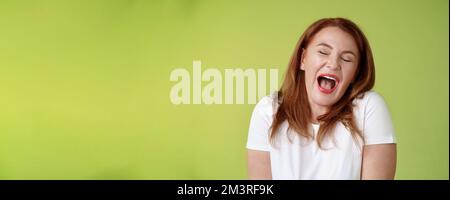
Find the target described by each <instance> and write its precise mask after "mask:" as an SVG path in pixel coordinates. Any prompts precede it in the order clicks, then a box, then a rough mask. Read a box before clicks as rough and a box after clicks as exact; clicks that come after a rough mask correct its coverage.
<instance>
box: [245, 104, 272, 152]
mask: <svg viewBox="0 0 450 200" xmlns="http://www.w3.org/2000/svg"><path fill="white" fill-rule="evenodd" d="M271 109H272V103H271V99H270V97H264V98H262V99H261V100H260V101H259V102H258V104H256V106H255V108H254V110H253V113H252V117H251V119H250V126H249V130H248V138H247V149H251V150H259V151H269V150H270V143H269V131H270V126H271V125H272V112H271Z"/></svg>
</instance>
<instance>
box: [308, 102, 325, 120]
mask: <svg viewBox="0 0 450 200" xmlns="http://www.w3.org/2000/svg"><path fill="white" fill-rule="evenodd" d="M309 107H310V108H311V117H312V119H311V120H312V123H315V124H317V123H319V121H318V120H317V117H319V116H320V115H323V114H325V113H327V112H328V107H327V106H321V105H317V104H313V103H311V102H310V106H309Z"/></svg>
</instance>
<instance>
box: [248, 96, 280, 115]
mask: <svg viewBox="0 0 450 200" xmlns="http://www.w3.org/2000/svg"><path fill="white" fill-rule="evenodd" d="M277 108H278V92H273V93H271V94H270V95H267V96H265V97H263V98H261V99H260V100H259V102H258V103H257V104H256V105H255V109H254V111H253V112H257V113H259V114H262V115H265V116H267V117H270V118H271V117H272V116H273V114H274V113H275V112H276V109H277Z"/></svg>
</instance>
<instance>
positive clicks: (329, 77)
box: [322, 76, 337, 82]
mask: <svg viewBox="0 0 450 200" xmlns="http://www.w3.org/2000/svg"><path fill="white" fill-rule="evenodd" d="M322 77H324V78H327V79H331V80H333V81H336V82H337V80H336V79H335V78H333V77H331V76H322Z"/></svg>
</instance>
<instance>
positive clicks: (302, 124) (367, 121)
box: [247, 18, 396, 179]
mask: <svg viewBox="0 0 450 200" xmlns="http://www.w3.org/2000/svg"><path fill="white" fill-rule="evenodd" d="M374 67H375V66H374V61H373V57H372V52H371V49H370V46H369V43H368V41H367V39H366V37H365V36H364V34H363V33H362V31H361V30H360V29H359V28H358V26H357V25H356V24H354V23H353V22H352V21H350V20H348V19H344V18H326V19H321V20H319V21H316V22H315V23H313V24H312V25H311V26H310V27H308V29H307V30H306V31H305V32H304V33H303V35H302V36H301V38H300V40H299V42H298V44H297V46H296V49H295V52H294V54H293V56H292V59H291V62H290V65H289V67H288V70H287V72H286V75H285V79H284V82H283V85H282V87H281V89H280V91H279V92H276V93H274V94H272V95H270V96H267V97H264V98H262V99H261V100H260V102H258V104H257V105H256V106H255V109H254V111H253V114H252V118H251V122H250V128H249V135H248V141H247V149H248V174H249V178H250V179H393V178H394V176H395V168H396V144H395V135H394V129H393V125H392V122H391V118H390V114H389V111H388V109H387V106H386V104H385V102H384V100H383V98H382V97H381V96H380V95H379V94H377V93H376V92H374V91H371V89H372V87H373V85H374V82H375V68H374Z"/></svg>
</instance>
